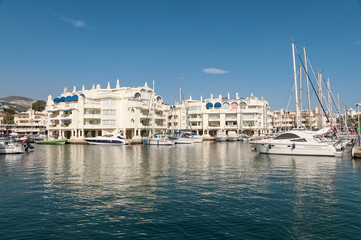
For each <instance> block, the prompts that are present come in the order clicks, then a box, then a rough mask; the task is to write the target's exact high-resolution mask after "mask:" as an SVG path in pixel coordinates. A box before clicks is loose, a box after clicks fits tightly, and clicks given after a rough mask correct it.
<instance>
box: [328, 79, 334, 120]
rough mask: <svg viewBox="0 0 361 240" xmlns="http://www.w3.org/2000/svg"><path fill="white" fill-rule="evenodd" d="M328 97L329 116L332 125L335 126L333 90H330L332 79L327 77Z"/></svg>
mask: <svg viewBox="0 0 361 240" xmlns="http://www.w3.org/2000/svg"><path fill="white" fill-rule="evenodd" d="M327 96H328V115H329V118H331V124H333V121H332V119H333V118H332V102H331V88H330V78H329V77H327Z"/></svg>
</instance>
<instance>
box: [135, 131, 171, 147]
mask: <svg viewBox="0 0 361 240" xmlns="http://www.w3.org/2000/svg"><path fill="white" fill-rule="evenodd" d="M142 142H143V144H145V145H173V144H174V141H171V140H170V139H169V138H168V136H167V135H166V134H163V133H155V134H153V135H152V136H150V137H149V138H143V139H142Z"/></svg>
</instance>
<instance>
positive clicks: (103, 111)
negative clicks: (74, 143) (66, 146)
mask: <svg viewBox="0 0 361 240" xmlns="http://www.w3.org/2000/svg"><path fill="white" fill-rule="evenodd" d="M169 109H170V107H169V105H166V104H163V100H162V97H161V96H159V95H155V93H154V91H153V89H152V88H150V87H149V86H148V85H147V83H145V85H144V86H140V87H135V88H131V87H120V86H119V80H117V84H116V87H115V88H111V87H110V84H109V83H108V86H107V88H101V87H100V85H99V84H98V85H97V86H96V87H95V86H94V85H93V87H92V89H90V90H86V89H85V88H84V86H83V88H82V90H81V91H76V89H75V87H74V89H73V91H72V92H70V91H68V90H67V89H66V88H65V89H64V90H63V92H62V93H61V94H60V96H58V97H55V98H52V96H49V97H48V101H47V108H46V111H47V114H48V121H47V129H48V135H49V136H54V137H66V138H68V139H82V138H84V137H90V136H92V137H94V136H100V135H105V134H111V133H116V132H119V131H123V132H125V133H126V138H128V139H131V138H140V137H142V136H148V135H149V134H150V133H151V132H152V131H166V129H167V116H168V113H169Z"/></svg>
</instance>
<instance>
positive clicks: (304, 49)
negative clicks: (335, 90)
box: [303, 47, 312, 129]
mask: <svg viewBox="0 0 361 240" xmlns="http://www.w3.org/2000/svg"><path fill="white" fill-rule="evenodd" d="M303 56H304V58H305V72H306V87H307V103H308V126H309V128H310V129H312V118H311V98H310V86H309V78H308V71H307V65H308V64H307V55H306V48H305V47H303Z"/></svg>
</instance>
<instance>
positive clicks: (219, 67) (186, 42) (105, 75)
mask: <svg viewBox="0 0 361 240" xmlns="http://www.w3.org/2000/svg"><path fill="white" fill-rule="evenodd" d="M0 31H1V32H0V97H6V96H10V95H17V96H26V97H31V98H35V99H44V100H45V99H46V98H47V96H48V95H49V94H51V95H52V96H53V97H54V96H57V95H59V94H60V92H61V90H62V89H63V88H64V87H67V88H68V89H73V86H74V85H75V86H76V87H77V88H78V89H80V88H81V86H82V85H83V84H84V85H85V87H86V88H91V86H92V85H93V84H98V83H99V84H100V85H101V86H102V87H104V88H105V87H106V85H107V83H108V81H109V82H110V83H111V86H112V87H115V84H116V79H117V78H119V80H120V85H121V86H130V87H132V86H140V85H143V84H144V82H145V81H147V82H148V84H150V83H151V82H152V79H153V78H154V79H155V83H156V86H155V88H156V92H157V93H158V94H160V95H161V96H162V97H163V99H164V100H165V102H166V103H170V104H172V103H173V101H174V99H175V98H177V99H178V98H179V87H182V89H183V93H184V96H185V97H186V98H188V97H189V95H191V96H192V98H193V99H199V98H200V95H202V96H203V98H208V97H210V94H211V93H213V94H214V95H215V96H218V95H219V94H222V95H223V96H226V95H227V93H228V92H229V93H230V95H231V97H234V96H235V93H236V92H238V93H239V96H240V97H247V96H249V95H250V94H251V93H254V95H255V96H257V97H262V96H263V97H264V98H265V99H267V100H268V101H269V102H270V105H271V109H272V110H276V109H279V108H285V107H286V106H287V103H288V99H289V96H290V94H291V90H292V84H293V70H292V52H291V41H295V42H296V47H297V48H298V50H299V51H300V52H301V51H302V46H306V50H307V53H308V56H309V58H310V61H311V64H312V67H313V68H314V70H315V71H321V72H322V74H323V77H327V76H329V77H330V81H331V88H332V90H333V92H334V94H335V95H336V93H339V95H340V101H341V104H342V105H347V107H353V108H355V107H354V105H355V103H356V102H360V101H361V97H360V89H361V2H360V1H352V0H348V1H342V0H337V1H335V0H334V1H332V0H318V1H312V0H310V1H293V0H288V1H286V0H284V1H276V0H274V1H268V0H264V1H260V0H234V1H232V0H226V1H221V0H219V1H213V0H207V1H205V0H204V1H195V0H182V1H180V0H179V1H178V0H174V1H161V0H157V1H156V0H154V1H150V0H132V1H130V0H129V1H126V0H119V1H110V0H108V1H92V0H84V1H82V0H63V1H60V0H57V1H55V0H54V1H52V0H43V1H40V0H3V1H1V0H0ZM212 68H213V69H212ZM207 69H208V70H207ZM214 73H218V74H214ZM304 98H305V96H304ZM293 102H294V100H292V102H291V103H292V105H291V107H290V108H294V104H293ZM313 102H314V103H316V100H315V98H314V96H313ZM305 105H306V104H305V103H304V106H305ZM314 105H315V104H314Z"/></svg>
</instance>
